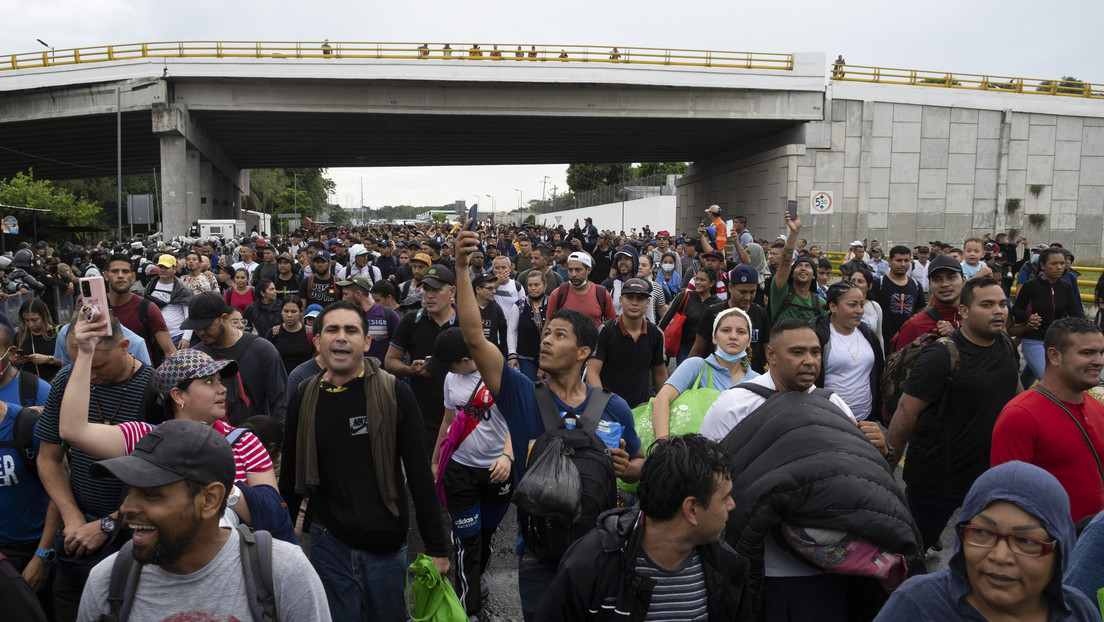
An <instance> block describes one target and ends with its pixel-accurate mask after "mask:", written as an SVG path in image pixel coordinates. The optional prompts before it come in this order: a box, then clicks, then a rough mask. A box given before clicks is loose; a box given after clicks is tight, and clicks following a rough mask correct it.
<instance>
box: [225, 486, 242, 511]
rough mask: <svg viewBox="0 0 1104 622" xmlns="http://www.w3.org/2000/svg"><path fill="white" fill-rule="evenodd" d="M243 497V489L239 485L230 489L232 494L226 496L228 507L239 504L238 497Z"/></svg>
mask: <svg viewBox="0 0 1104 622" xmlns="http://www.w3.org/2000/svg"><path fill="white" fill-rule="evenodd" d="M240 498H241V490H239V489H238V487H237V486H234V487H233V488H231V489H230V496H229V497H227V498H226V507H231V508H232V507H234V506H235V505H237V504H238V499H240Z"/></svg>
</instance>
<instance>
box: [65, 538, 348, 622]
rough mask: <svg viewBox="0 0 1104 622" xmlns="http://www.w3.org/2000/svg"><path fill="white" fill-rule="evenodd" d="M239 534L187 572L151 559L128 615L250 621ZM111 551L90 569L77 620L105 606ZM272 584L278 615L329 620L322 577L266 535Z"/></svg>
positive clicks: (299, 554) (296, 552)
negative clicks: (173, 570) (171, 569)
mask: <svg viewBox="0 0 1104 622" xmlns="http://www.w3.org/2000/svg"><path fill="white" fill-rule="evenodd" d="M240 537H241V536H240V535H239V534H238V532H237V531H234V532H231V533H230V537H228V538H227V539H226V544H224V545H223V546H222V549H221V550H219V552H218V554H217V555H215V557H214V559H212V560H211V561H210V562H209V563H208V564H207V565H206V566H204V567H203V568H200V569H199V570H197V571H195V572H193V573H191V574H186V575H178V574H173V573H171V572H167V571H165V570H162V569H161V568H160V567H159V566H154V565H151V564H147V565H145V566H143V567H142V574H141V576H140V577H139V579H138V589H137V591H136V592H135V594H134V601H133V604H132V605H131V609H130V619H131V620H240V621H241V622H248V621H250V620H253V616H252V615H251V614H250V609H249V603H248V602H247V601H246V598H247V596H246V586H245V578H244V576H243V575H242V563H241V553H240V546H241V545H240V540H239V539H240ZM115 555H118V553H116V554H115ZM115 555H111V556H109V557H108V558H107V559H105V560H103V561H102V562H100V563H99V564H96V567H95V568H93V569H92V573H91V574H90V575H89V577H88V583H87V584H86V585H85V587H84V595H83V596H82V597H81V603H80V612H79V613H78V614H77V620H78V622H93V621H94V620H96V619H97V618H98V617H99V616H100V615H101V614H105V613H108V612H109V611H110V610H111V607H110V606H109V605H108V603H107V592H108V583H109V581H110V579H111V567H112V565H113V564H114V563H115ZM272 588H273V589H272V591H273V592H274V595H275V597H276V611H277V614H278V616H279V618H280V619H281V620H322V621H327V620H330V608H329V605H328V604H327V603H326V593H325V591H324V590H323V589H322V581H320V580H319V579H318V574H317V573H315V571H314V568H313V567H312V566H311V564H310V562H309V561H307V558H306V556H305V555H303V551H302V550H301V549H300V548H299V547H297V546H295V545H293V544H289V543H287V542H283V541H281V540H276V539H273V540H272ZM256 622H259V621H256Z"/></svg>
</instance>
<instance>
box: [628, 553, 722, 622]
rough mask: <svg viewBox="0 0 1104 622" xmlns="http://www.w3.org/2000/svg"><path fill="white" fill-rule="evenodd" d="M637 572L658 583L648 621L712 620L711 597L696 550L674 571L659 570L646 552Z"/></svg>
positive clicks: (637, 560)
mask: <svg viewBox="0 0 1104 622" xmlns="http://www.w3.org/2000/svg"><path fill="white" fill-rule="evenodd" d="M636 572H637V574H639V575H640V576H642V577H647V578H649V579H652V580H653V581H655V588H654V589H653V590H652V601H651V604H650V605H649V606H648V614H647V615H646V616H644V620H646V621H647V622H661V621H662V622H698V621H701V620H708V619H709V611H708V610H707V607H706V605H707V602H708V595H707V594H706V592H705V573H704V572H703V571H702V565H701V558H700V557H699V556H698V552H697V551H694V552H693V553H691V554H690V557H687V558H686V560H685V561H683V562H682V563H681V564H679V567H678V568H675V569H674V570H667V569H666V568H661V567H659V566H658V565H657V564H656V563H655V562H653V561H652V560H651V559H649V558H648V556H647V555H646V554H644V553H642V554H641V555H639V556H638V557H637V558H636Z"/></svg>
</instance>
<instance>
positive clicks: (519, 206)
mask: <svg viewBox="0 0 1104 622" xmlns="http://www.w3.org/2000/svg"><path fill="white" fill-rule="evenodd" d="M514 191H515V192H517V193H518V211H521V204H522V199H523V197H524V194H523V193H522V191H521V190H518V189H517V188H514Z"/></svg>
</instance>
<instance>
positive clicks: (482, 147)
mask: <svg viewBox="0 0 1104 622" xmlns="http://www.w3.org/2000/svg"><path fill="white" fill-rule="evenodd" d="M189 114H190V115H191V118H192V119H193V120H194V121H195V122H196V124H197V125H198V126H199V127H201V128H202V129H203V131H204V132H205V133H206V134H207V136H208V137H209V138H210V139H211V140H212V141H213V142H215V143H217V144H219V145H220V146H221V147H222V148H223V149H224V150H225V153H226V155H227V156H229V158H230V159H231V160H232V161H233V162H234V164H235V165H236V166H238V167H240V168H243V169H250V168H275V167H315V166H318V167H360V166H442V165H464V164H555V163H566V162H630V161H631V162H648V161H656V162H663V161H700V160H704V159H707V158H709V157H712V156H715V155H717V154H720V153H724V152H726V151H728V150H730V149H732V148H733V146H735V145H740V144H747V143H751V142H755V141H758V140H760V139H763V138H765V137H767V136H771V135H774V134H777V133H779V132H781V131H784V130H786V129H788V128H791V127H794V126H795V125H796V124H798V123H801V122H800V121H792V120H772V119H758V120H749V119H656V118H644V117H632V118H628V117H626V118H610V117H548V116H536V115H534V116H509V117H503V116H498V115H443V114H442V115H425V114H382V113H378V114H365V113H333V112H326V113H303V112H296V113H287V112H257V111H242V112H237V111H226V110H219V111H207V110H197V109H194V108H193V109H191V110H190V111H189ZM151 126H152V118H151V114H150V112H148V111H133V112H124V113H123V172H124V173H128V174H129V173H149V172H150V171H152V170H153V169H154V168H160V166H161V144H160V139H159V137H158V136H157V135H155V134H154V133H153V132H152V131H151ZM115 133H116V117H115V115H114V114H108V115H102V114H101V115H89V116H82V117H69V118H60V119H56V118H55V119H48V120H47V119H43V120H34V121H24V122H16V123H6V124H4V125H3V140H2V141H0V177H10V176H12V175H14V174H15V173H16V172H18V171H21V170H26V169H27V168H28V167H29V166H30V167H34V171H35V175H36V176H38V177H41V178H53V179H62V178H73V177H95V176H105V175H113V174H114V173H115V163H116V153H115Z"/></svg>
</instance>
